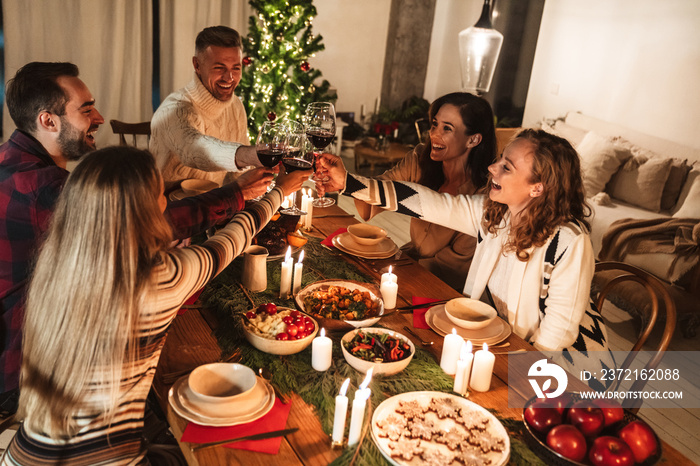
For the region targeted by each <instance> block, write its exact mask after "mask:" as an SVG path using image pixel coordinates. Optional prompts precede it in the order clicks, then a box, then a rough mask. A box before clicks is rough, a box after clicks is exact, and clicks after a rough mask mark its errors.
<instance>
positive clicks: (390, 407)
mask: <svg viewBox="0 0 700 466" xmlns="http://www.w3.org/2000/svg"><path fill="white" fill-rule="evenodd" d="M371 432H372V439H373V440H374V442H375V443H376V444H377V447H378V448H379V451H381V453H382V455H384V457H385V458H386V459H387V460H388V461H389V463H391V464H393V465H397V466H399V465H401V466H403V465H464V464H474V465H482V464H483V465H489V466H499V465H504V464H507V463H508V459H509V458H510V439H509V438H508V433H507V432H506V429H505V427H503V424H501V423H500V421H499V420H498V419H496V417H495V416H494V415H493V414H491V413H490V412H488V411H487V410H486V409H484V408H482V407H481V406H479V405H477V404H476V403H474V402H471V401H469V400H466V399H465V398H462V397H460V396H456V395H451V394H448V393H442V392H408V393H402V394H400V395H396V396H392V397H391V398H389V399H387V400H384V401H383V402H382V403H381V404H380V405H379V406H377V409H375V410H374V414H373V415H372V426H371Z"/></svg>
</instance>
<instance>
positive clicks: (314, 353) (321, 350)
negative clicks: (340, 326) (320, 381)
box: [311, 328, 333, 372]
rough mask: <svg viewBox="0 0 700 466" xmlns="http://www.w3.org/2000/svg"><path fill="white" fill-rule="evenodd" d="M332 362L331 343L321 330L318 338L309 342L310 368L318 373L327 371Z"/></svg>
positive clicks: (324, 331)
mask: <svg viewBox="0 0 700 466" xmlns="http://www.w3.org/2000/svg"><path fill="white" fill-rule="evenodd" d="M332 360H333V342H332V341H331V339H330V338H328V337H327V336H326V329H324V328H322V329H321V332H320V333H319V336H317V337H316V338H314V341H312V342H311V367H313V368H314V369H316V370H317V371H319V372H323V371H327V370H328V368H329V367H331V361H332Z"/></svg>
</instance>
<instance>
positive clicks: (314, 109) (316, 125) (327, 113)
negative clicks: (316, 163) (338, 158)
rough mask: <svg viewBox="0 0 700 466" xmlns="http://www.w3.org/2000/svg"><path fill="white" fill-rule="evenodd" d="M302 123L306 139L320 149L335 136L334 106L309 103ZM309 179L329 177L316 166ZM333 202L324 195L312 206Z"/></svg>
mask: <svg viewBox="0 0 700 466" xmlns="http://www.w3.org/2000/svg"><path fill="white" fill-rule="evenodd" d="M304 125H305V126H306V136H307V138H308V140H309V141H310V142H311V144H313V146H314V147H315V148H316V149H317V150H318V151H322V150H323V149H325V148H326V146H328V144H330V143H331V141H332V140H333V138H334V137H335V107H333V104H332V103H330V102H313V103H311V104H309V106H308V107H307V108H306V113H305V114H304ZM314 156H315V157H318V154H314ZM311 179H312V180H313V181H315V182H317V183H325V182H326V181H328V180H329V179H330V178H329V177H328V175H327V174H325V173H324V172H322V171H321V170H320V169H318V167H316V171H315V173H314V175H313V176H312V177H311ZM333 204H335V201H334V200H333V199H330V198H328V197H325V195H324V196H322V197H319V198H316V199H314V201H313V205H314V207H330V206H332V205H333Z"/></svg>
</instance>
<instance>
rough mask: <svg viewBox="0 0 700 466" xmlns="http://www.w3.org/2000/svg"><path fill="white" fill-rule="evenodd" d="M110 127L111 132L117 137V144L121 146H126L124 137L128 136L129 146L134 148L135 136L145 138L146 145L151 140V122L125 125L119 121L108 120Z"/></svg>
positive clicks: (135, 144) (135, 143)
mask: <svg viewBox="0 0 700 466" xmlns="http://www.w3.org/2000/svg"><path fill="white" fill-rule="evenodd" d="M109 124H110V126H111V127H112V132H113V133H114V134H118V135H119V144H121V145H122V146H126V145H128V143H127V140H126V136H130V140H131V145H132V146H134V147H136V146H138V144H137V136H146V143H148V141H149V140H150V138H151V122H150V121H144V122H141V123H125V122H123V121H119V120H109Z"/></svg>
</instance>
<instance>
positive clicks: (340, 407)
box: [331, 379, 350, 445]
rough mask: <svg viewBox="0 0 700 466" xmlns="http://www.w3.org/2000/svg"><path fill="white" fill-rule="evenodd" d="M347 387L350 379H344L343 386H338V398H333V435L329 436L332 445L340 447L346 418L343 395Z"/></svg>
mask: <svg viewBox="0 0 700 466" xmlns="http://www.w3.org/2000/svg"><path fill="white" fill-rule="evenodd" d="M348 385H350V379H345V382H343V385H341V386H340V392H338V396H336V397H335V412H334V413H333V434H332V435H331V439H332V441H333V445H342V443H343V437H344V436H345V419H346V418H347V417H348V397H347V396H345V394H346V393H347V391H348Z"/></svg>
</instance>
